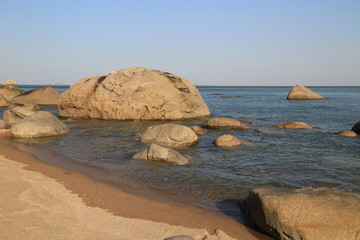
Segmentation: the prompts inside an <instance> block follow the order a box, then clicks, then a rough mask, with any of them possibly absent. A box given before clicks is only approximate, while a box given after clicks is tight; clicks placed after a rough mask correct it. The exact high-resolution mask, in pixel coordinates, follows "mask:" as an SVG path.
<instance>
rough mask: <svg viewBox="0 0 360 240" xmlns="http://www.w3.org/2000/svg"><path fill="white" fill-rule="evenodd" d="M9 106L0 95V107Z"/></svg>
mask: <svg viewBox="0 0 360 240" xmlns="http://www.w3.org/2000/svg"><path fill="white" fill-rule="evenodd" d="M7 106H9V103H8V101H6V99H5V97H4V96H3V95H0V107H7Z"/></svg>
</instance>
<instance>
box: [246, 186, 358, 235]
mask: <svg viewBox="0 0 360 240" xmlns="http://www.w3.org/2000/svg"><path fill="white" fill-rule="evenodd" d="M245 206H246V208H247V210H248V212H249V217H250V219H251V220H252V221H253V222H254V223H255V224H256V225H257V226H258V227H260V228H261V229H262V230H264V231H266V232H267V233H269V234H270V235H272V236H273V237H274V238H275V239H280V240H289V239H292V240H304V239H306V240H319V239H331V240H344V239H346V240H358V239H359V227H360V195H359V194H355V193H350V192H344V191H339V190H332V189H324V188H316V189H297V190H290V189H282V188H258V189H254V190H252V191H251V192H250V194H249V196H248V197H247V198H246V200H245Z"/></svg>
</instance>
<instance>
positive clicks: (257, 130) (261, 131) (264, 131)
mask: <svg viewBox="0 0 360 240" xmlns="http://www.w3.org/2000/svg"><path fill="white" fill-rule="evenodd" d="M255 132H259V133H268V134H279V133H284V132H283V131H279V130H270V129H256V130H255Z"/></svg>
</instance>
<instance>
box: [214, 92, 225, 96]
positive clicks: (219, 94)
mask: <svg viewBox="0 0 360 240" xmlns="http://www.w3.org/2000/svg"><path fill="white" fill-rule="evenodd" d="M213 95H218V96H221V95H224V93H213Z"/></svg>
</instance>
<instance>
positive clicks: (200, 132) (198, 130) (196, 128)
mask: <svg viewBox="0 0 360 240" xmlns="http://www.w3.org/2000/svg"><path fill="white" fill-rule="evenodd" d="M190 128H191V129H192V130H193V131H194V132H195V133H196V134H197V135H205V134H206V133H207V130H206V129H203V128H201V127H199V126H191V127H190Z"/></svg>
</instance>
